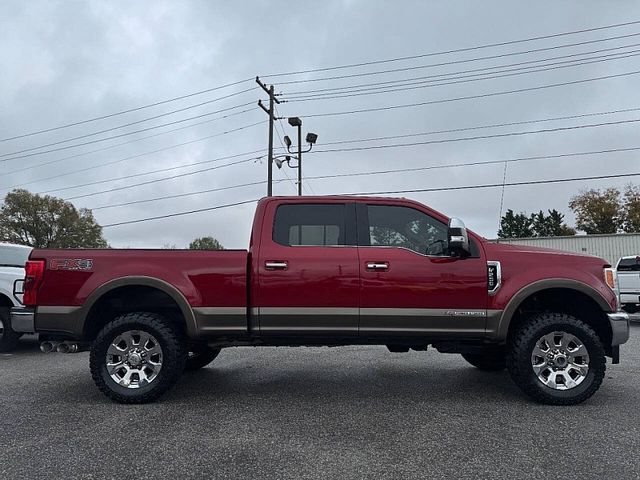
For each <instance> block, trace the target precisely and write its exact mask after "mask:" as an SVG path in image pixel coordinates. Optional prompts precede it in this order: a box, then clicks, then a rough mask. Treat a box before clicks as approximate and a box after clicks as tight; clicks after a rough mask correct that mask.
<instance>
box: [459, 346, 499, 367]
mask: <svg viewBox="0 0 640 480" xmlns="http://www.w3.org/2000/svg"><path fill="white" fill-rule="evenodd" d="M462 358H464V359H465V360H466V361H467V362H469V363H470V364H471V365H473V366H474V367H476V368H478V369H480V370H483V371H485V372H499V371H502V370H504V369H505V368H507V360H506V358H505V352H504V351H501V350H496V351H490V352H485V353H463V354H462Z"/></svg>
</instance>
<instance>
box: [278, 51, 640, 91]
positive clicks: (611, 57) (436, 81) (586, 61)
mask: <svg viewBox="0 0 640 480" xmlns="http://www.w3.org/2000/svg"><path fill="white" fill-rule="evenodd" d="M637 45H640V44H637ZM638 52H640V50H629V51H626V52H617V53H611V54H608V55H599V56H595V57H590V58H581V59H574V60H564V61H561V62H551V63H548V64H546V65H539V66H535V65H529V66H522V67H515V68H505V69H502V70H495V71H492V72H484V73H474V74H470V75H458V73H466V72H464V71H462V72H453V73H450V74H442V75H432V76H430V77H447V78H433V79H432V80H419V81H410V80H395V81H394V82H395V83H396V84H394V85H383V84H384V83H388V82H382V83H383V84H379V85H377V86H376V84H375V83H372V84H369V85H374V86H371V87H366V88H357V89H356V88H353V87H352V88H353V89H351V90H346V91H335V92H331V91H325V92H323V93H317V94H311V95H306V96H304V95H299V96H289V95H287V96H286V97H285V98H286V100H287V101H294V100H301V99H302V100H310V99H315V98H318V99H332V98H345V97H356V96H362V95H374V94H380V93H392V92H404V91H407V90H416V89H419V88H430V87H441V86H444V85H458V84H461V83H469V82H479V81H482V80H493V79H496V78H505V77H514V76H518V75H529V74H531V73H540V72H549V71H552V70H560V69H563V68H574V67H581V66H584V65H591V64H594V63H601V62H610V61H615V60H623V59H625V58H631V57H636V56H637V55H638ZM514 65H517V64H514ZM554 65H555V66H554ZM496 68H499V67H496ZM476 70H483V69H476ZM484 70H486V69H484ZM471 71H473V70H468V72H471ZM456 75H458V76H456ZM430 77H424V78H430ZM345 88H348V87H342V89H343V90H344V89H345ZM356 94H358V95H356Z"/></svg>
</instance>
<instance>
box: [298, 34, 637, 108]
mask: <svg viewBox="0 0 640 480" xmlns="http://www.w3.org/2000/svg"><path fill="white" fill-rule="evenodd" d="M636 35H640V33H638V34H636ZM638 45H640V43H632V44H627V45H621V46H618V47H611V48H602V49H599V50H591V51H589V52H581V53H573V54H570V55H560V56H557V57H550V58H544V59H539V60H528V61H526V62H517V63H508V64H502V65H494V66H491V67H483V68H473V69H468V70H459V71H457V72H448V73H438V74H435V75H426V76H420V77H412V78H403V79H398V80H387V81H384V82H380V81H378V82H369V83H361V84H356V85H346V86H342V87H330V88H320V89H314V90H303V91H298V92H289V93H287V94H286V95H289V96H294V95H306V94H312V93H319V92H330V91H338V90H350V89H353V88H361V87H369V86H380V85H389V84H396V83H403V82H409V81H414V80H427V79H431V78H438V77H448V76H451V75H457V74H462V73H473V72H482V71H486V70H493V69H496V68H506V67H515V66H520V65H530V64H532V63H541V62H548V61H551V60H560V59H563V58H573V57H579V56H583V55H591V54H594V53H602V52H610V51H612V50H620V49H623V48H632V47H637V46H638ZM621 53H624V52H621ZM580 60H584V59H576V60H575V61H580ZM531 68H533V67H531Z"/></svg>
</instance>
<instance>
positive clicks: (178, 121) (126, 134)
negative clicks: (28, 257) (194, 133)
mask: <svg viewBox="0 0 640 480" xmlns="http://www.w3.org/2000/svg"><path fill="white" fill-rule="evenodd" d="M249 105H253V102H248V103H243V104H241V105H235V106H233V107H229V108H223V109H222V110H216V111H214V112H207V113H203V114H200V115H195V116H193V117H187V118H183V119H181V120H174V121H173V122H167V123H162V124H160V125H155V126H153V127H147V128H143V129H140V130H135V131H133V132H125V133H120V134H118V135H112V136H110V137H104V138H98V139H96V140H90V141H88V142H83V143H74V144H73V145H67V146H65V147H58V148H53V149H50V150H43V151H41V152H34V153H27V154H24V155H17V156H15V157H10V158H4V159H0V162H8V161H11V160H17V159H20V158H27V157H33V156H36V155H44V154H45V153H52V152H59V151H61V150H68V149H70V148H76V147H82V146H85V145H92V144H94V143H100V142H105V141H107V140H113V139H114V138H121V137H127V136H129V135H135V134H136V133H142V132H148V131H149V130H155V129H157V128H162V127H167V126H169V125H176V124H178V123H183V122H187V121H189V120H194V119H196V118H203V117H208V116H210V115H215V114H216V113H223V112H228V111H229V110H235V109H237V108H242V107H246V106H249ZM251 111H253V109H250V108H249V109H245V110H241V111H239V112H234V113H231V114H228V115H226V116H224V117H220V118H221V119H222V118H227V117H231V116H234V115H241V114H243V113H247V112H251ZM60 143H65V142H55V143H53V144H51V145H57V144H60ZM43 147H44V146H40V147H36V148H30V149H26V150H20V151H18V152H12V153H5V154H2V155H0V157H3V156H6V155H13V154H17V153H22V152H28V151H32V150H34V149H38V148H43Z"/></svg>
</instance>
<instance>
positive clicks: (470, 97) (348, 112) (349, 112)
mask: <svg viewBox="0 0 640 480" xmlns="http://www.w3.org/2000/svg"><path fill="white" fill-rule="evenodd" d="M638 73H640V70H636V71H633V72H625V73H619V74H615V75H605V76H602V77H592V78H586V79H583V80H573V81H571V82H561V83H550V84H547V85H539V86H536V87H527V88H518V89H515V90H505V91H500V92H491V93H483V94H480V95H467V96H464V97H454V98H445V99H440V100H429V101H426V102H416V103H405V104H401V105H388V106H384V107H373V108H363V109H359V110H346V111H338V112H325V113H314V114H309V115H304V117H305V118H314V117H330V116H337V115H353V114H357V113H368V112H380V111H384V110H395V109H398V108H410V107H421V106H424V105H434V104H438V103H448V102H457V101H460V100H473V99H478V98H488V97H495V96H500V95H510V94H513V93H523V92H531V91H536V90H544V89H546V88H555V87H564V86H568V85H578V84H582V83H588V82H594V81H598V80H606V79H610V78H619V77H626V76H629V75H637V74H638Z"/></svg>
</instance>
